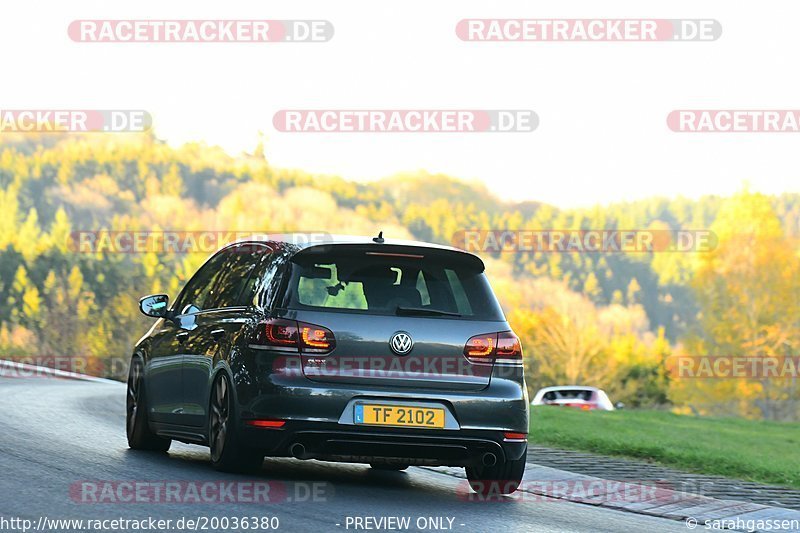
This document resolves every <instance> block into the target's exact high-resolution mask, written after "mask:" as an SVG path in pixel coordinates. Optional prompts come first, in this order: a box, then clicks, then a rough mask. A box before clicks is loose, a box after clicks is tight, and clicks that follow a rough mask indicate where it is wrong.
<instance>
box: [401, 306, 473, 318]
mask: <svg viewBox="0 0 800 533" xmlns="http://www.w3.org/2000/svg"><path fill="white" fill-rule="evenodd" d="M397 314H398V315H406V316H426V315H427V316H461V315H460V314H459V313H451V312H450V311H442V310H440V309H428V308H426V307H402V306H399V305H398V306H397Z"/></svg>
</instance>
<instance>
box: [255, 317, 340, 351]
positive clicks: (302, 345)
mask: <svg viewBox="0 0 800 533" xmlns="http://www.w3.org/2000/svg"><path fill="white" fill-rule="evenodd" d="M252 344H254V345H256V346H263V347H266V348H269V349H271V350H277V351H282V352H303V353H315V354H321V353H328V352H330V351H331V350H333V349H334V348H335V347H336V339H335V338H334V336H333V332H332V331H331V330H329V329H328V328H324V327H322V326H317V325H314V324H307V323H305V322H297V321H294V320H286V319H283V318H270V319H268V320H266V321H264V322H262V323H261V324H259V325H258V329H257V330H256V334H255V336H254V339H253V343H252Z"/></svg>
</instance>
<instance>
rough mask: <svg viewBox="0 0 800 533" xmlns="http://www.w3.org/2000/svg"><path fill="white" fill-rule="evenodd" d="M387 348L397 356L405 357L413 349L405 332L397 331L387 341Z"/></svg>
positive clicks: (412, 343)
mask: <svg viewBox="0 0 800 533" xmlns="http://www.w3.org/2000/svg"><path fill="white" fill-rule="evenodd" d="M389 347H390V348H391V349H392V351H393V352H394V353H396V354H397V355H405V354H407V353H408V352H410V351H411V348H413V347H414V341H413V340H412V339H411V335H409V334H408V333H406V332H405V331H398V332H397V333H395V334H394V335H392V338H391V339H389Z"/></svg>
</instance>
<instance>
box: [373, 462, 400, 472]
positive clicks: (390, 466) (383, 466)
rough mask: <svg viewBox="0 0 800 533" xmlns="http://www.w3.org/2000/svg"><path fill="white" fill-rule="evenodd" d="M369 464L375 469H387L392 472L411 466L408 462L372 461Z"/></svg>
mask: <svg viewBox="0 0 800 533" xmlns="http://www.w3.org/2000/svg"><path fill="white" fill-rule="evenodd" d="M369 466H370V467H371V468H372V469H374V470H385V471H390V472H400V471H402V470H405V469H406V468H408V467H409V465H408V464H407V463H370V464H369Z"/></svg>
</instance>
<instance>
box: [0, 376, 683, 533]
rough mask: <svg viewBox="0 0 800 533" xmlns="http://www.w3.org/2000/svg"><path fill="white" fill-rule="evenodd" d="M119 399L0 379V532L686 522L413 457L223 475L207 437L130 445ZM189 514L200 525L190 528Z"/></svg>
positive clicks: (549, 527) (119, 387)
mask: <svg viewBox="0 0 800 533" xmlns="http://www.w3.org/2000/svg"><path fill="white" fill-rule="evenodd" d="M124 399H125V386H124V385H123V384H117V383H97V382H83V381H74V380H62V379H54V378H48V377H31V378H3V377H0V531H15V530H16V531H21V526H22V525H27V526H28V527H29V528H30V530H36V528H37V527H38V528H40V529H39V530H40V531H41V530H42V529H46V530H72V531H85V530H87V529H86V528H87V527H89V528H90V530H92V531H97V530H98V529H100V528H106V527H108V528H110V529H115V528H113V527H112V526H114V525H116V526H117V528H116V529H122V530H125V529H131V528H132V527H133V524H134V523H133V522H130V521H131V520H148V519H152V520H154V521H155V520H171V521H172V522H171V523H170V524H166V522H163V523H162V526H163V525H169V526H170V530H171V531H180V530H186V529H192V530H194V529H195V528H197V529H198V530H203V529H204V528H209V530H211V531H213V530H215V529H216V530H220V531H221V530H223V529H224V528H225V527H226V526H227V527H228V528H232V527H233V524H234V523H235V522H234V521H235V520H237V519H242V518H245V519H247V520H248V521H250V520H252V519H253V518H255V519H257V525H259V526H263V529H262V530H264V529H266V528H267V527H273V526H276V525H277V526H278V528H277V530H278V531H302V532H314V533H324V532H328V531H332V532H335V531H376V530H386V531H419V530H423V531H425V530H427V531H456V532H457V531H465V532H469V533H474V532H477V531H481V532H488V531H500V532H503V533H508V532H516V531H526V532H527V531H531V532H534V531H542V532H562V531H586V532H592V533H596V532H602V531H608V532H620V531H635V532H640V531H683V532H685V531H687V529H686V527H685V526H684V525H683V524H682V523H680V522H674V521H670V520H663V519H658V518H652V517H646V516H641V515H636V514H631V513H625V512H618V511H612V510H607V509H601V508H597V507H592V506H590V505H579V504H572V503H567V502H563V501H558V502H552V501H534V498H533V496H530V495H528V498H526V499H512V498H503V501H489V502H487V501H475V500H474V499H470V498H469V497H468V496H467V495H466V494H467V492H466V487H465V486H464V485H465V482H464V481H463V480H462V479H457V478H455V477H452V476H449V475H446V474H443V473H438V472H436V471H433V470H430V469H422V468H415V467H412V468H409V469H408V470H407V471H406V472H377V471H372V470H371V469H370V468H369V467H367V466H364V465H349V464H332V463H321V462H316V461H298V460H294V459H267V460H266V461H265V462H264V464H263V466H262V468H261V469H260V470H259V471H257V472H254V473H252V474H249V475H241V476H240V475H234V474H223V473H218V472H216V471H214V470H213V469H212V468H211V466H210V464H209V454H208V449H207V448H204V447H200V446H191V445H185V444H181V443H173V445H172V448H171V449H170V451H169V453H168V454H157V453H149V452H134V451H131V450H129V449H128V447H127V442H126V440H125V429H124V427H125V426H124V424H125V414H124ZM168 484H169V485H168ZM168 486H169V487H171V489H170V490H171V492H169V491H168V490H167V487H168ZM265 487H266V488H265ZM167 492H169V495H168V494H167ZM198 499H199V500H200V501H199V502H198ZM212 517H216V519H220V518H222V517H225V518H226V519H227V522H222V521H221V522H213V521H212ZM14 519H16V521H15V522H14V521H11V520H14ZM66 519H71V520H83V521H84V522H83V523H80V524H78V523H72V524H71V525H72V527H60V528H59V527H54V526H58V525H59V524H58V523H54V522H52V520H66ZM3 520H5V522H3ZM23 520H29V521H30V522H23ZM111 520H128V521H129V522H117V523H113V522H110V521H111ZM180 520H183V522H181V523H180V525H178V524H179V522H178V521H180ZM188 520H195V521H196V523H193V524H189V525H190V526H192V527H191V528H190V527H189V526H187V523H188V522H187V521H188ZM276 520H277V521H278V523H276ZM90 521H92V522H90ZM99 521H105V522H99ZM154 523H155V522H149V524H150V527H153V526H152V524H154ZM252 524H253V522H249V523H248V525H249V526H251V527H249V529H250V530H253V527H252ZM61 525H62V526H65V525H68V524H64V523H63V522H62V523H61ZM125 525H127V526H128V528H126V527H124V526H125ZM139 525H140V527H145V526H144V525H142V524H139ZM145 525H146V524H145ZM214 525H216V526H217V527H215V528H212V526H214ZM239 525H240V529H242V524H241V522H240V523H239ZM48 526H49V527H48ZM156 527H158V526H156ZM179 528H181V529H179Z"/></svg>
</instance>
